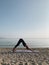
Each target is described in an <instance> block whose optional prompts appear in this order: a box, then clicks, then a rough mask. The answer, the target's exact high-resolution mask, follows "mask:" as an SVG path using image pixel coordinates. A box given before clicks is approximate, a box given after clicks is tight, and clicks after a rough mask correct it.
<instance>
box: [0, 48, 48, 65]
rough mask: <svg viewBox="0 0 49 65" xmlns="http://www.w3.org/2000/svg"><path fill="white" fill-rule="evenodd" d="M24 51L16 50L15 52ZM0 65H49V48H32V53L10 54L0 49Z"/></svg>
mask: <svg viewBox="0 0 49 65" xmlns="http://www.w3.org/2000/svg"><path fill="white" fill-rule="evenodd" d="M20 49H21V50H26V49H24V48H17V49H16V50H20ZM0 65H49V48H32V52H15V53H13V52H12V48H0Z"/></svg>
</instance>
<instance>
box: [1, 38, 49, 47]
mask: <svg viewBox="0 0 49 65" xmlns="http://www.w3.org/2000/svg"><path fill="white" fill-rule="evenodd" d="M18 40H19V39H18V38H0V48H13V47H14V46H15V45H16V44H17V42H18ZM24 41H25V42H26V44H27V45H28V46H29V47H30V48H49V38H24ZM18 47H19V48H23V45H22V43H21V44H20V45H19V46H18Z"/></svg>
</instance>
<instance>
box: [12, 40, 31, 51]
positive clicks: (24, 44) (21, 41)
mask: <svg viewBox="0 0 49 65" xmlns="http://www.w3.org/2000/svg"><path fill="white" fill-rule="evenodd" d="M20 43H22V44H23V46H24V47H26V49H27V50H31V49H30V48H29V47H28V46H27V44H26V43H25V41H24V40H23V39H19V41H18V43H17V44H16V45H15V47H14V48H13V52H14V51H15V49H16V47H17V46H19V45H20Z"/></svg>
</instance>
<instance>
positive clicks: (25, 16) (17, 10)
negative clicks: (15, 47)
mask: <svg viewBox="0 0 49 65" xmlns="http://www.w3.org/2000/svg"><path fill="white" fill-rule="evenodd" d="M0 37H20V38H21V37H27V38H28V37H29V38H49V0H0Z"/></svg>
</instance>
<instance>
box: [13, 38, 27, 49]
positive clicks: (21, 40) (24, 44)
mask: <svg viewBox="0 0 49 65" xmlns="http://www.w3.org/2000/svg"><path fill="white" fill-rule="evenodd" d="M21 42H22V44H23V46H24V47H25V46H27V45H26V43H25V42H24V40H23V39H20V40H19V41H18V43H17V45H15V47H14V48H16V47H17V46H19V45H20V43H21Z"/></svg>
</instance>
